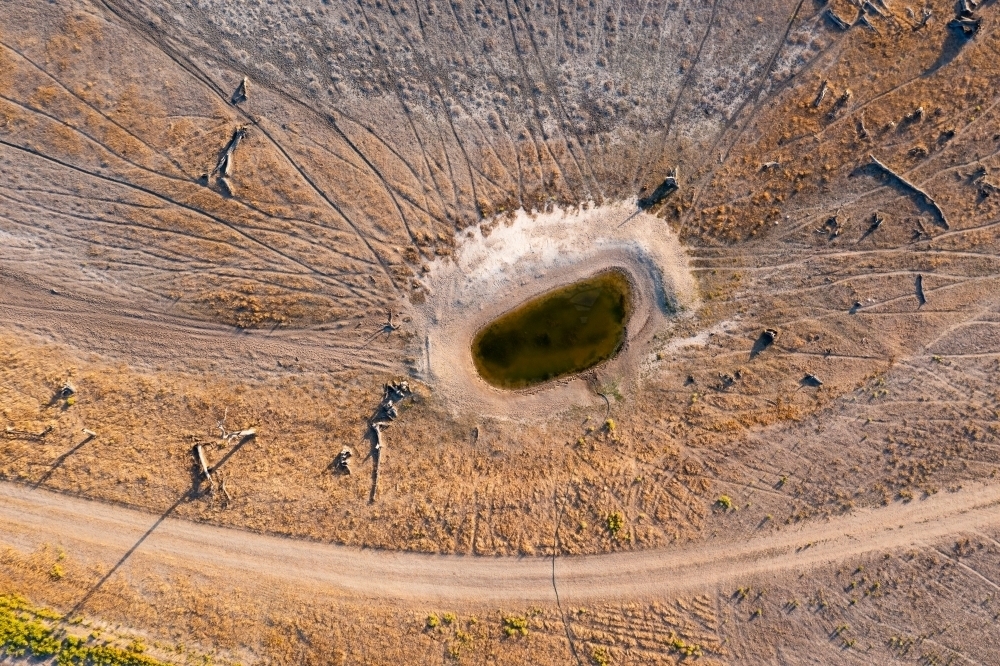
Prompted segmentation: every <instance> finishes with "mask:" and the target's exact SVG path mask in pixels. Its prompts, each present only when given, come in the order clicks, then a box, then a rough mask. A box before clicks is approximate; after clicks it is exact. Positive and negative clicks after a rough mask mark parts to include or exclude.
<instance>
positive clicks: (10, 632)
mask: <svg viewBox="0 0 1000 666" xmlns="http://www.w3.org/2000/svg"><path fill="white" fill-rule="evenodd" d="M61 618H62V616H61V615H60V614H59V613H56V612H53V611H51V610H48V609H46V608H38V607H34V606H32V605H31V604H29V603H28V601H27V600H26V599H24V598H23V597H19V596H17V595H0V657H13V658H14V659H32V660H48V659H52V658H53V657H54V658H55V659H54V662H53V663H54V664H55V666H168V665H167V663H166V662H162V661H159V660H158V659H154V658H153V657H150V656H148V655H146V654H144V653H145V652H146V646H145V644H144V643H143V642H142V641H141V640H139V639H135V640H133V641H132V642H131V643H130V644H129V645H128V646H127V647H124V648H121V647H117V646H115V645H112V644H110V643H109V642H108V641H104V642H102V643H96V641H97V634H96V633H95V634H91V636H90V638H89V639H88V638H82V637H79V636H71V635H67V634H66V633H65V632H64V631H62V630H58V629H54V628H53V624H54V623H55V622H57V621H58V620H60V619H61Z"/></svg>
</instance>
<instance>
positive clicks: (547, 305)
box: [472, 271, 631, 389]
mask: <svg viewBox="0 0 1000 666" xmlns="http://www.w3.org/2000/svg"><path fill="white" fill-rule="evenodd" d="M630 306H631V293H630V290H629V283H628V280H627V279H626V278H625V276H624V275H622V274H621V273H618V272H617V271H609V272H606V273H599V274H597V275H595V276H593V277H590V278H588V279H586V280H582V281H580V282H575V283H573V284H571V285H568V286H565V287H561V288H559V289H556V290H554V291H550V292H548V293H546V294H543V295H541V296H539V297H537V298H535V299H533V300H531V301H528V302H527V303H525V304H523V305H521V306H519V307H517V308H515V309H514V310H511V311H510V312H508V313H506V314H504V315H503V316H501V317H500V318H498V319H496V320H494V321H493V322H492V323H490V324H488V325H487V326H485V327H484V328H483V329H481V330H480V331H479V332H478V333H477V334H476V336H475V339H474V340H473V341H472V357H473V360H474V361H475V364H476V369H477V370H478V371H479V374H480V376H482V378H483V379H485V380H486V381H487V382H489V383H490V384H492V385H493V386H497V387H500V388H507V389H516V388H525V387H527V386H531V385H533V384H538V383H541V382H544V381H547V380H550V379H555V378H556V377H562V376H564V375H569V374H573V373H576V372H581V371H583V370H586V369H587V368H591V367H593V366H595V365H597V364H598V363H600V362H601V361H603V360H605V359H608V358H610V357H612V356H614V355H615V353H616V352H617V351H618V350H619V349H621V346H622V344H623V343H624V341H625V324H626V323H627V321H628V316H629V313H630Z"/></svg>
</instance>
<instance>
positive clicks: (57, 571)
mask: <svg viewBox="0 0 1000 666" xmlns="http://www.w3.org/2000/svg"><path fill="white" fill-rule="evenodd" d="M65 575H66V572H65V571H63V568H62V567H61V566H59V564H58V563H56V564H53V565H52V568H51V569H49V578H51V579H52V580H62V578H63V576H65Z"/></svg>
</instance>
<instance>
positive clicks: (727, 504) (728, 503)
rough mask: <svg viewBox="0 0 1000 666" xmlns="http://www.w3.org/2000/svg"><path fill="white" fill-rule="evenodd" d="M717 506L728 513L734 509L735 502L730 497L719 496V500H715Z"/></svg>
mask: <svg viewBox="0 0 1000 666" xmlns="http://www.w3.org/2000/svg"><path fill="white" fill-rule="evenodd" d="M715 504H716V506H720V507H722V508H723V509H725V510H726V511H729V510H730V509H732V508H733V500H732V498H731V497H730V496H729V495H719V499H717V500H715Z"/></svg>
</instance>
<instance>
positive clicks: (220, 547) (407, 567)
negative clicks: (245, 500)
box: [0, 483, 1000, 603]
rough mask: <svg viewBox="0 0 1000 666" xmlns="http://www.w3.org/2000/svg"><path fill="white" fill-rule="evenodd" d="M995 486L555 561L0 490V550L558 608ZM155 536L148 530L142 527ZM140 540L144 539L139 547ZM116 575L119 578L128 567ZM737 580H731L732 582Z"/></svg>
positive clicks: (807, 543) (742, 568) (382, 593)
mask: <svg viewBox="0 0 1000 666" xmlns="http://www.w3.org/2000/svg"><path fill="white" fill-rule="evenodd" d="M998 506H1000V485H986V486H975V487H969V488H966V489H962V490H959V491H956V492H949V493H940V494H937V495H934V496H932V497H929V498H927V499H924V500H917V501H912V502H909V503H897V504H893V505H891V506H889V507H886V508H881V509H876V510H862V511H856V512H854V513H852V514H850V515H848V516H844V517H840V518H836V519H832V520H829V521H827V522H824V523H816V524H810V525H807V526H804V527H801V528H789V529H786V530H783V531H781V532H778V533H777V534H772V535H770V536H768V537H765V538H758V539H751V540H746V541H743V542H740V543H728V542H721V540H720V541H719V542H713V541H709V542H707V543H702V544H698V545H695V546H691V547H685V548H679V549H676V550H654V551H642V552H627V553H615V554H608V555H597V556H586V557H571V558H560V559H558V560H557V561H556V563H555V567H554V568H553V562H552V560H551V559H550V558H540V557H539V558H516V559H515V558H483V557H460V556H434V555H420V554H414V553H394V552H386V551H376V550H359V549H355V548H346V547H340V546H333V545H328V544H319V543H311V542H305V541H295V540H290V539H284V538H279V537H273V536H262V535H257V534H251V533H248V532H242V531H238V530H232V529H224V528H219V527H213V526H209V525H204V524H196V523H191V522H187V521H181V520H174V519H170V518H166V519H163V520H162V521H158V520H157V518H156V517H155V516H151V515H148V514H144V513H141V512H138V511H133V510H130V509H125V508H121V507H116V506H111V505H107V504H101V503H97V502H91V501H88V500H82V499H77V498H72V497H68V496H64V495H59V494H55V493H51V492H48V491H44V490H37V489H29V488H26V487H23V486H18V485H13V484H9V483H0V524H2V525H3V528H2V530H0V543H3V544H4V545H8V546H13V547H15V548H33V547H35V546H36V545H37V544H38V543H40V542H52V543H58V544H59V545H60V546H62V547H63V548H65V549H66V550H67V551H69V552H71V553H73V554H74V556H77V557H80V556H82V558H84V559H87V558H92V559H94V560H97V561H102V562H106V563H108V564H113V563H114V562H116V561H118V560H119V559H120V558H122V555H123V554H125V553H128V552H129V551H130V549H132V548H133V547H134V546H136V545H138V548H137V549H136V550H141V553H142V556H143V559H144V562H145V563H149V562H153V563H155V564H156V565H157V567H158V568H161V569H167V570H169V569H171V568H180V569H188V570H194V571H198V572H200V573H204V574H206V575H209V574H212V573H218V572H223V571H226V572H228V573H229V574H230V575H237V576H240V577H259V576H264V577H272V578H277V579H279V580H282V581H283V582H285V583H288V584H292V585H295V586H297V587H302V588H306V589H316V590H322V591H324V592H326V593H331V592H332V593H337V592H343V593H346V594H349V595H358V594H360V595H363V596H372V597H381V598H394V599H398V600H448V601H450V602H453V603H459V602H484V603H489V602H513V601H523V602H531V601H543V600H544V601H552V600H553V597H554V595H553V583H554V582H555V583H556V584H557V585H558V589H559V596H560V599H561V600H562V602H563V603H566V601H567V599H572V600H574V601H583V600H599V599H614V598H620V597H630V598H642V597H646V596H650V595H657V594H663V593H667V592H679V591H690V590H694V589H704V588H705V587H709V586H715V585H718V584H720V583H723V582H724V581H729V580H734V579H740V578H746V577H748V576H751V575H754V574H759V573H766V572H776V571H781V570H785V569H794V570H797V571H802V570H803V569H805V568H808V567H810V566H814V565H819V564H822V563H826V562H831V561H839V560H843V559H845V558H847V557H850V556H853V555H859V554H864V553H868V552H871V551H877V550H893V549H899V548H905V547H907V546H911V545H914V544H919V543H924V542H927V541H931V540H935V539H938V538H941V537H944V536H947V535H949V534H954V533H958V532H962V531H973V530H976V529H978V528H982V527H987V526H993V525H995V524H997V523H998V522H1000V511H998ZM151 528H153V529H151ZM144 535H147V536H145V537H144ZM124 564H125V566H124V567H123V568H122V571H120V572H118V575H122V574H125V575H127V565H128V562H127V560H125V563H124ZM734 582H735V580H734Z"/></svg>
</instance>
